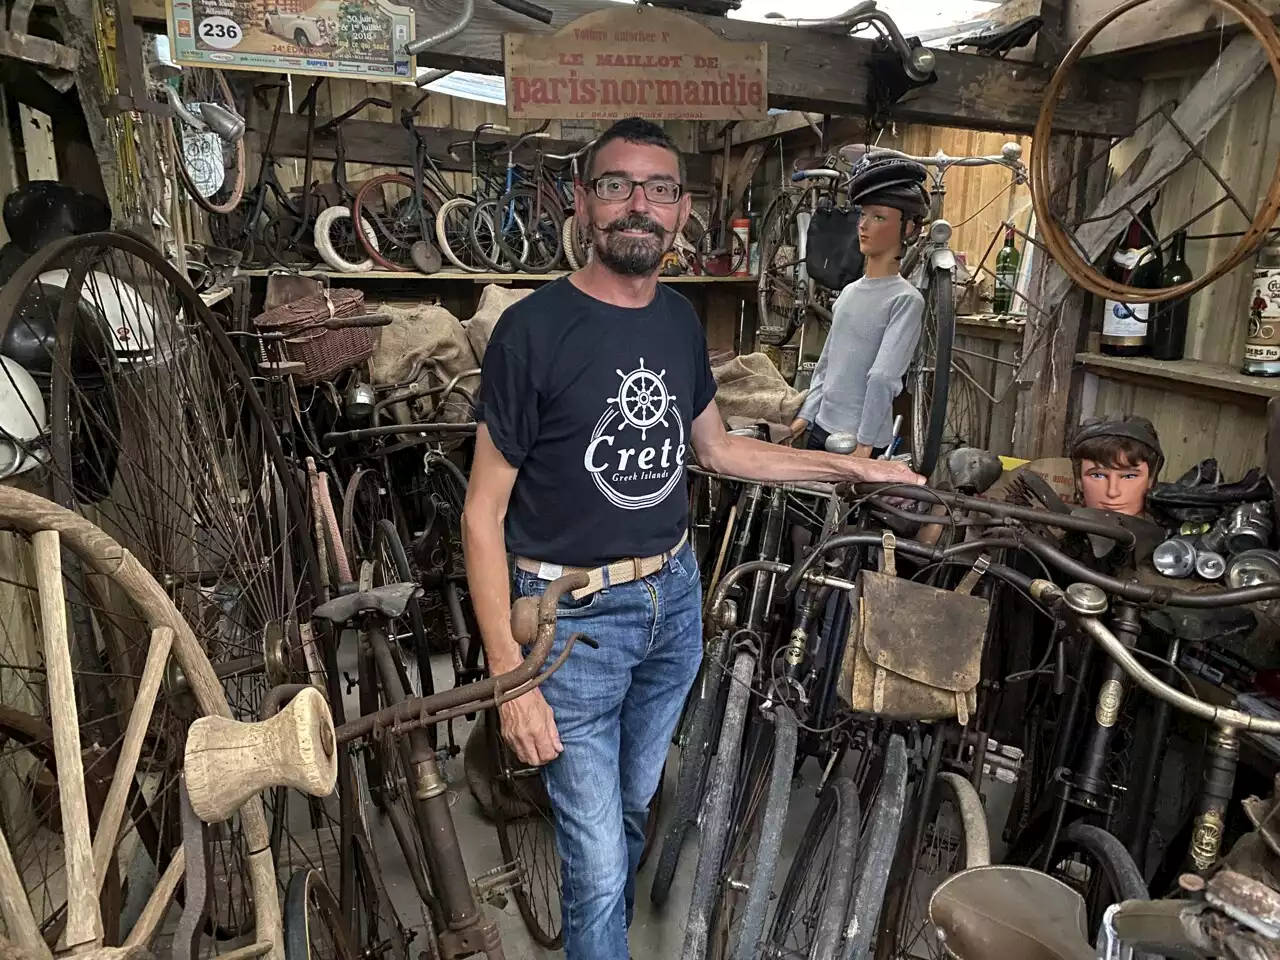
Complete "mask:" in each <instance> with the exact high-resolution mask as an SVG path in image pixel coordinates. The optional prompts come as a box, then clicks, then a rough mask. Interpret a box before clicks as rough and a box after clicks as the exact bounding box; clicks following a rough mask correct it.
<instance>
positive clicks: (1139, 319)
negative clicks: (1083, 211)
mask: <svg viewBox="0 0 1280 960" xmlns="http://www.w3.org/2000/svg"><path fill="white" fill-rule="evenodd" d="M1155 235H1156V231H1155V226H1154V224H1153V223H1152V221H1151V207H1150V206H1147V207H1144V208H1143V210H1142V213H1140V214H1139V215H1138V219H1137V220H1133V221H1131V222H1130V223H1129V226H1128V228H1127V229H1126V230H1125V233H1124V236H1123V237H1122V238H1121V240H1120V243H1119V244H1118V245H1117V246H1116V248H1115V250H1114V252H1113V253H1112V255H1111V262H1110V263H1108V264H1107V278H1108V279H1109V280H1114V281H1115V282H1117V283H1124V284H1127V285H1129V286H1131V287H1142V288H1144V289H1147V290H1155V289H1158V288H1159V286H1160V274H1161V272H1162V269H1163V263H1162V262H1161V258H1160V248H1159V246H1157V244H1156V241H1155ZM1150 317H1151V304H1149V303H1122V302H1120V301H1117V300H1106V301H1105V307H1104V312H1103V316H1102V352H1103V353H1109V354H1112V355H1113V356H1117V357H1140V356H1142V355H1144V354H1145V353H1146V352H1147V349H1148V347H1147V332H1148V331H1147V321H1148V320H1149V319H1150Z"/></svg>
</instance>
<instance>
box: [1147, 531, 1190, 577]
mask: <svg viewBox="0 0 1280 960" xmlns="http://www.w3.org/2000/svg"><path fill="white" fill-rule="evenodd" d="M1151 565H1152V566H1154V567H1155V568H1156V571H1157V572H1158V573H1160V574H1161V575H1162V576H1165V577H1176V578H1178V579H1182V578H1183V577H1189V576H1191V573H1192V571H1193V570H1195V568H1196V548H1195V547H1193V546H1192V545H1191V543H1190V541H1187V540H1183V539H1182V538H1181V537H1173V538H1171V539H1169V540H1166V541H1165V542H1164V543H1162V544H1160V546H1158V547H1156V549H1155V552H1154V553H1152V554H1151Z"/></svg>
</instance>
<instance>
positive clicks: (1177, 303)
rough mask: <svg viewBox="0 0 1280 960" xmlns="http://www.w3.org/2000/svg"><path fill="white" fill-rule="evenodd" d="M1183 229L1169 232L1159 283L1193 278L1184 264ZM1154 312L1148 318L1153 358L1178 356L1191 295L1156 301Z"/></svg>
mask: <svg viewBox="0 0 1280 960" xmlns="http://www.w3.org/2000/svg"><path fill="white" fill-rule="evenodd" d="M1186 258H1187V232H1186V231H1185V230H1179V231H1178V232H1177V233H1175V234H1174V235H1173V249H1172V251H1170V256H1169V262H1168V263H1166V264H1165V265H1164V270H1163V271H1162V272H1161V273H1160V286H1162V287H1176V286H1178V285H1179V284H1183V283H1190V282H1191V280H1192V279H1193V276H1192V273H1191V268H1190V267H1188V266H1187V259H1186ZM1155 307H1156V315H1155V317H1154V318H1152V320H1151V329H1150V337H1151V356H1152V357H1154V358H1155V359H1156V360H1181V359H1182V352H1183V348H1184V347H1185V346H1186V343H1187V317H1188V316H1190V314H1191V298H1190V297H1182V298H1180V299H1178V300H1166V301H1165V302H1164V303H1157V304H1156V305H1155Z"/></svg>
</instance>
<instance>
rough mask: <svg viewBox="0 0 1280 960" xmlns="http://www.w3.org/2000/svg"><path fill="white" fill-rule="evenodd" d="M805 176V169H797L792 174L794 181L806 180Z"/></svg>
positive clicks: (792, 180)
mask: <svg viewBox="0 0 1280 960" xmlns="http://www.w3.org/2000/svg"><path fill="white" fill-rule="evenodd" d="M805 178H806V176H805V172H804V171H803V170H796V171H794V172H793V173H792V174H791V182H792V183H799V182H800V181H801V180H804V179H805Z"/></svg>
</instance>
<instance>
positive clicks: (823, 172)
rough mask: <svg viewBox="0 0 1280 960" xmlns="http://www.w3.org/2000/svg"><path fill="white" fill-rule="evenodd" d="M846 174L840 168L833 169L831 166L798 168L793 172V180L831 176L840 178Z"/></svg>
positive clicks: (797, 181)
mask: <svg viewBox="0 0 1280 960" xmlns="http://www.w3.org/2000/svg"><path fill="white" fill-rule="evenodd" d="M843 176H844V174H843V173H841V172H840V171H839V170H832V169H830V168H829V167H814V168H813V169H812V170H796V171H793V172H792V174H791V182H792V183H799V182H801V181H802V180H809V179H816V178H818V177H831V178H834V179H839V178H840V177H843Z"/></svg>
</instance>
